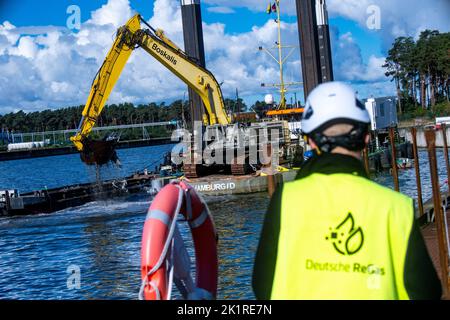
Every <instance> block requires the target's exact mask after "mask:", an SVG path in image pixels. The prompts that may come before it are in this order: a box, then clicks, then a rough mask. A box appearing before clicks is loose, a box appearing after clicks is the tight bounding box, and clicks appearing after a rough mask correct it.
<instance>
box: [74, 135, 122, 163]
mask: <svg viewBox="0 0 450 320" xmlns="http://www.w3.org/2000/svg"><path fill="white" fill-rule="evenodd" d="M116 144H117V140H91V139H89V140H85V141H84V142H83V146H84V148H83V151H81V153H80V157H81V161H83V162H84V163H86V164H87V165H98V166H102V165H105V164H108V163H109V162H112V163H114V164H116V165H119V166H120V161H119V158H118V157H117V153H116V150H115V147H116Z"/></svg>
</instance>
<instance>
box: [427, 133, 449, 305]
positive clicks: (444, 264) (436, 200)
mask: <svg viewBox="0 0 450 320" xmlns="http://www.w3.org/2000/svg"><path fill="white" fill-rule="evenodd" d="M425 139H426V140H427V149H428V159H429V162H430V175H431V185H432V187H433V204H434V216H435V218H436V226H437V238H438V247H439V260H440V264H441V280H442V288H443V291H444V296H447V295H448V294H449V292H450V282H449V280H450V279H449V275H448V268H449V265H448V264H449V259H448V247H447V237H446V232H448V230H446V227H445V221H444V219H445V215H444V212H443V210H442V202H441V192H440V188H439V180H438V171H437V161H436V132H435V131H434V129H428V130H425Z"/></svg>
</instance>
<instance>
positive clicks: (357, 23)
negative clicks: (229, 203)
mask: <svg viewBox="0 0 450 320" xmlns="http://www.w3.org/2000/svg"><path fill="white" fill-rule="evenodd" d="M430 2H433V5H431V3H428V2H426V3H425V2H424V1H421V0H397V1H395V2H392V1H391V0H373V1H369V0H328V1H327V4H328V8H329V15H330V19H329V23H330V26H331V29H332V49H333V59H334V61H333V62H334V72H335V78H336V79H337V80H340V81H345V82H348V83H350V84H353V85H354V87H355V88H356V90H358V92H359V93H360V95H361V97H362V98H364V97H367V96H369V95H375V96H380V95H392V94H393V93H394V90H393V86H392V83H390V82H389V80H388V79H387V78H385V77H384V74H383V73H384V72H383V69H382V68H381V65H382V63H383V62H384V57H385V55H386V50H387V49H388V48H389V45H390V43H392V41H393V40H394V39H395V37H396V36H399V35H411V36H417V34H418V33H419V32H420V31H421V30H422V29H424V28H435V29H439V30H440V31H443V32H444V31H449V23H448V18H447V16H446V14H445V12H446V9H447V8H448V9H450V6H449V5H448V4H449V1H447V0H432V1H430ZM268 3H269V1H261V0H240V1H228V0H202V17H203V22H204V33H205V47H206V58H207V67H208V68H209V69H210V70H211V71H213V73H214V74H215V75H216V77H217V78H218V79H219V82H222V81H223V82H224V84H223V87H222V89H223V91H224V95H225V96H226V97H234V93H235V89H236V88H238V89H239V92H240V94H241V96H242V97H243V98H244V99H245V101H246V102H247V104H252V103H253V102H254V101H255V100H262V99H263V98H264V95H265V94H266V93H275V92H270V91H268V89H265V90H264V89H262V88H261V87H260V86H259V84H260V83H261V82H266V83H268V82H274V81H271V80H273V79H276V78H277V66H276V65H275V64H274V63H272V62H271V60H270V58H269V57H268V56H264V55H261V54H260V53H258V52H257V48H258V46H259V45H263V46H265V47H268V46H271V45H272V44H273V42H274V41H275V40H276V32H275V31H276V25H275V24H274V23H273V18H275V15H268V14H267V13H266V12H265V8H266V6H267V4H268ZM73 4H75V5H78V6H79V7H80V10H81V29H80V30H68V28H67V25H66V21H67V18H68V16H69V14H67V13H66V10H67V8H68V6H70V5H73ZM281 4H282V12H283V13H284V14H283V15H282V21H283V22H284V23H285V25H284V27H283V41H284V43H285V44H291V45H298V33H297V24H296V21H297V20H296V16H295V2H294V0H281ZM373 4H375V5H376V6H378V7H379V8H380V12H381V22H382V24H381V26H382V27H381V28H380V29H379V30H370V29H368V28H367V26H366V19H367V15H368V13H367V8H368V7H369V6H370V5H373ZM134 12H139V13H141V14H142V15H143V17H144V18H145V19H147V20H149V21H150V22H151V23H152V24H154V26H155V27H162V28H163V29H164V30H165V31H166V33H167V34H168V35H169V36H170V37H171V38H172V39H173V40H174V41H175V42H176V43H178V44H179V45H181V46H182V44H183V38H182V32H181V31H182V30H181V18H180V13H179V1H178V0H145V1H144V0H79V1H74V0H57V1H56V0H54V1H50V0H41V1H32V0H21V1H3V0H0V113H5V112H10V111H16V110H19V109H24V110H26V111H32V110H40V109H44V108H56V107H64V106H69V105H78V104H83V103H84V102H85V99H86V97H87V94H88V92H89V85H90V83H91V81H92V78H93V76H94V75H95V73H96V71H97V69H98V67H99V66H100V65H101V62H102V60H103V59H104V56H105V53H106V52H107V50H108V48H109V47H110V45H111V43H112V37H113V34H114V30H116V29H117V27H118V26H120V25H122V24H123V23H125V22H126V20H127V19H128V18H129V17H130V16H131V15H132V14H133V13H134ZM447 12H448V11H447ZM147 59H149V58H148V57H145V56H144V54H143V53H141V52H140V53H136V54H135V56H134V57H133V58H132V59H131V60H130V63H129V64H130V65H129V66H127V67H126V68H125V70H124V74H123V75H122V78H123V79H122V78H121V79H120V80H119V83H118V84H117V86H116V88H115V89H114V92H113V94H112V95H111V98H110V102H125V100H127V101H130V102H133V103H136V104H137V103H148V102H150V101H163V100H165V101H167V102H170V101H173V100H175V99H180V98H182V97H183V95H184V94H185V91H186V89H185V86H184V84H182V83H180V81H179V80H178V79H175V78H174V77H173V76H172V75H171V74H169V73H168V72H167V70H164V69H163V68H162V67H161V66H158V65H157V63H156V62H152V61H150V60H147ZM287 70H288V71H287V72H286V77H287V78H288V81H300V80H301V71H300V61H299V51H298V50H297V51H296V53H295V54H294V55H293V56H292V58H291V59H290V60H289V63H288V66H287ZM131 82H134V83H135V84H134V85H133V86H130V85H129V84H130V83H131ZM294 92H296V93H297V95H298V97H300V100H301V101H302V102H303V101H304V99H303V93H302V90H301V88H298V89H295V90H293V91H292V92H291V93H290V94H291V95H293V93H294Z"/></svg>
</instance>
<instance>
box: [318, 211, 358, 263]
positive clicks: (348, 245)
mask: <svg viewBox="0 0 450 320" xmlns="http://www.w3.org/2000/svg"><path fill="white" fill-rule="evenodd" d="M325 239H326V240H329V241H331V243H332V244H333V247H334V249H336V251H337V252H339V253H340V254H342V255H353V254H355V253H357V252H358V251H359V250H361V248H362V246H363V243H364V234H363V231H362V229H361V227H358V228H356V227H355V220H354V219H353V215H352V214H351V212H349V213H348V215H347V217H346V218H345V219H344V221H342V222H341V223H340V224H339V225H338V226H337V227H336V228H330V234H329V235H328V236H326V237H325Z"/></svg>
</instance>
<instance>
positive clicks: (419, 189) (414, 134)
mask: <svg viewBox="0 0 450 320" xmlns="http://www.w3.org/2000/svg"><path fill="white" fill-rule="evenodd" d="M411 136H412V142H413V153H414V168H415V169H416V184H417V204H418V206H419V216H420V217H421V216H422V215H423V200H422V182H421V179H420V163H419V152H418V151H417V129H416V128H415V127H412V128H411Z"/></svg>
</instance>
